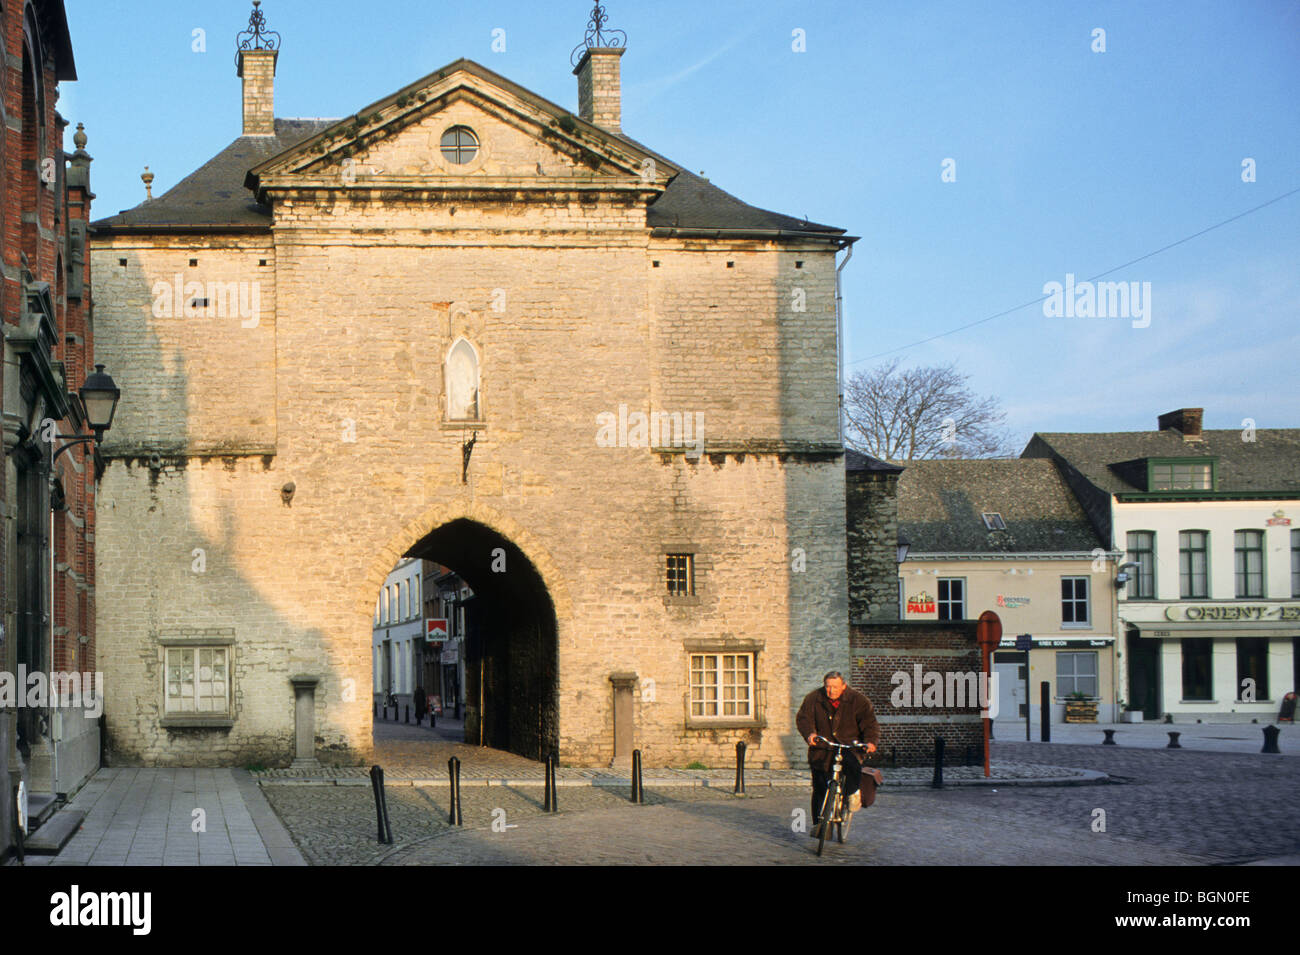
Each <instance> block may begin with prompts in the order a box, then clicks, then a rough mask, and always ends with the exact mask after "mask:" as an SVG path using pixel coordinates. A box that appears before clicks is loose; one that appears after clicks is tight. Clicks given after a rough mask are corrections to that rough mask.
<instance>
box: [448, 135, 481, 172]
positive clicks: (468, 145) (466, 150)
mask: <svg viewBox="0 0 1300 955" xmlns="http://www.w3.org/2000/svg"><path fill="white" fill-rule="evenodd" d="M477 155H478V137H477V136H475V135H474V131H473V130H471V129H470V128H469V127H468V126H453V127H451V129H449V130H447V131H446V132H445V133H443V134H442V158H443V159H445V160H447V162H450V163H455V164H456V165H457V166H463V165H465V164H466V163H468V162H473V160H474V157H475V156H477Z"/></svg>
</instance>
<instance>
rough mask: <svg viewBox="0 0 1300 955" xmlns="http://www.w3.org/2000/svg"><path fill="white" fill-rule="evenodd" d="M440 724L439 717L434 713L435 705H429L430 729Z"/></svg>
mask: <svg viewBox="0 0 1300 955" xmlns="http://www.w3.org/2000/svg"><path fill="white" fill-rule="evenodd" d="M437 725H438V718H437V716H435V715H434V712H433V707H432V706H431V707H429V729H434V728H436V727H437Z"/></svg>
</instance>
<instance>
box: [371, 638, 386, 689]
mask: <svg viewBox="0 0 1300 955" xmlns="http://www.w3.org/2000/svg"><path fill="white" fill-rule="evenodd" d="M371 649H372V650H373V651H374V654H373V655H374V658H375V661H374V663H373V664H372V665H371V672H372V674H373V676H374V683H375V692H376V693H380V692H383V689H384V668H383V665H382V658H381V656H380V654H379V644H377V643H376V644H375V645H374V646H373V647H372V648H371Z"/></svg>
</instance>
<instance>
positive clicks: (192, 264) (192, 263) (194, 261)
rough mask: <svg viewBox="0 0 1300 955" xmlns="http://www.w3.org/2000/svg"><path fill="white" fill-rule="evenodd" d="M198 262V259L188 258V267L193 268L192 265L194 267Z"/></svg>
mask: <svg viewBox="0 0 1300 955" xmlns="http://www.w3.org/2000/svg"><path fill="white" fill-rule="evenodd" d="M198 264H199V260H198V259H190V268H194V267H196V266H197V265H198Z"/></svg>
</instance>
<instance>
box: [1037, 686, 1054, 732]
mask: <svg viewBox="0 0 1300 955" xmlns="http://www.w3.org/2000/svg"><path fill="white" fill-rule="evenodd" d="M1038 700H1039V702H1038V706H1039V716H1038V718H1039V719H1040V720H1041V721H1042V723H1043V728H1042V732H1041V734H1040V735H1041V736H1042V742H1044V743H1050V742H1051V741H1052V685H1051V684H1050V683H1048V682H1047V681H1046V680H1044V681H1043V682H1042V683H1040V684H1038Z"/></svg>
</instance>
